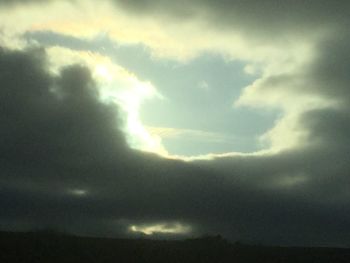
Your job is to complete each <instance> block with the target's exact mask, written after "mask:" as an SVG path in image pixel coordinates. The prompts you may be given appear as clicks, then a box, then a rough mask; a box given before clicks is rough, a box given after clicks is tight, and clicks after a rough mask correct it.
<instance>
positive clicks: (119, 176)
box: [0, 49, 350, 245]
mask: <svg viewBox="0 0 350 263" xmlns="http://www.w3.org/2000/svg"><path fill="white" fill-rule="evenodd" d="M0 72H1V74H0V82H1V89H0V94H1V95H0V100H1V102H0V105H2V111H1V113H0V120H1V125H2V128H1V131H0V132H1V136H0V138H1V139H0V149H1V150H0V156H1V176H0V182H1V188H0V189H1V191H0V195H1V197H0V207H1V211H2V212H1V216H0V222H1V224H2V226H3V227H4V228H6V227H7V228H10V227H11V228H12V229H21V228H37V227H42V226H51V227H56V228H60V229H66V230H69V231H74V232H78V233H89V234H96V235H114V234H119V235H121V234H125V233H126V232H125V231H126V227H127V226H128V225H129V224H138V223H140V224H147V223H154V222H183V223H187V224H190V225H192V226H193V228H194V231H195V233H221V234H223V235H224V236H226V237H229V238H232V239H233V240H235V239H248V240H252V241H261V242H266V243H275V244H276V243H277V244H299V245H301V244H307V245H308V244H312V245H344V244H348V243H349V241H350V240H349V237H348V236H346V235H345V231H344V229H347V228H348V227H350V225H349V224H350V217H349V215H350V213H349V212H350V211H349V206H348V204H349V201H348V200H350V199H349V194H348V191H347V185H348V183H349V180H348V175H347V171H349V168H350V167H349V164H348V162H347V160H348V154H347V152H348V144H347V136H346V134H348V132H347V131H348V129H350V126H349V125H347V124H346V123H348V121H347V120H348V118H349V114H348V110H317V111H316V110H315V111H310V112H307V113H305V114H304V115H303V116H302V118H301V119H300V122H301V125H303V126H304V127H305V128H307V129H308V130H309V134H310V144H309V145H306V146H305V147H304V148H299V149H296V150H291V151H288V152H287V151H286V152H283V153H280V154H279V155H273V156H260V157H258V156H255V157H228V158H218V159H216V160H214V161H197V162H192V163H185V162H182V161H175V160H166V159H161V158H160V157H157V156H154V155H151V154H146V153H141V152H137V151H133V150H130V149H129V148H128V147H127V146H126V143H125V139H124V137H123V135H122V133H121V132H120V131H119V129H118V126H120V120H119V119H118V117H117V116H118V113H117V109H116V107H115V105H107V104H103V103H101V102H100V101H99V99H98V92H97V89H96V84H95V82H94V80H93V79H92V77H91V74H90V72H89V70H88V69H86V68H84V67H82V66H79V65H72V66H68V67H66V68H63V69H61V71H60V73H59V74H58V75H57V76H54V75H52V74H51V73H49V72H48V70H47V61H46V56H45V52H44V50H40V49H39V50H38V49H34V50H27V51H22V52H18V51H8V50H1V53H0ZM74 189H83V190H85V191H86V195H82V196H81V195H74V191H73V190H74ZM11 222H12V223H11Z"/></svg>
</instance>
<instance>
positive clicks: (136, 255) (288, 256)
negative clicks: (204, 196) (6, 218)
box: [0, 231, 350, 263]
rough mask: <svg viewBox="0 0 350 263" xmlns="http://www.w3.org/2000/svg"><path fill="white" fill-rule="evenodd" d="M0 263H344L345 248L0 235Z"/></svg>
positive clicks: (210, 239)
mask: <svg viewBox="0 0 350 263" xmlns="http://www.w3.org/2000/svg"><path fill="white" fill-rule="evenodd" d="M0 262H2V263H12V262H14V263H17V262H26V263H34V262H45V263H55V262H57V263H58V262H59V263H70V262H71V263H73V262H74V263H79V262H82V263H90V262H91V263H92V262H94V263H109V262H127V263H132V262H149V263H151V262H162V263H163V262H168V263H173V262H179V263H180V262H181V263H186V262H211V263H213V262H216V263H220V262H237V263H240V262H254V263H265V262H266V263H267V262H268V263H274V262H285V263H288V262H290V263H297V262H298V263H302V262H307V263H312V262H318V263H322V262H325V263H326V262H327V263H330V262H331V263H337V262H344V263H348V262H350V249H342V248H286V247H265V246H249V245H242V244H231V243H229V242H227V241H226V240H225V239H222V238H221V237H219V236H217V237H203V238H197V239H187V240H181V241H179V240H177V241H176V240H172V241H164V240H146V239H112V238H93V237H78V236H69V235H66V234H62V233H60V234H58V233H54V232H50V231H39V232H32V233H9V232H0Z"/></svg>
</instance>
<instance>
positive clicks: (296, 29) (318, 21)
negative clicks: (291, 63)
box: [114, 0, 350, 44]
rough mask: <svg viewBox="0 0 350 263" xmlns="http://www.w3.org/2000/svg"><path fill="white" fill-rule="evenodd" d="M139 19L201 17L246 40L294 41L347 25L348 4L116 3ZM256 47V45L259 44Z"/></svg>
mask: <svg viewBox="0 0 350 263" xmlns="http://www.w3.org/2000/svg"><path fill="white" fill-rule="evenodd" d="M114 2H115V3H117V4H118V6H122V7H124V8H125V9H126V10H129V11H130V13H134V14H137V15H145V16H147V15H152V16H155V17H163V18H166V19H172V20H176V21H177V22H180V23H181V21H186V20H187V19H194V18H195V17H200V18H201V19H202V20H204V21H206V23H207V26H208V28H215V30H226V31H230V30H235V31H239V32H241V33H242V34H243V35H245V36H246V37H247V38H250V39H256V38H257V37H258V38H259V41H260V42H259V43H260V44H261V43H262V42H261V41H263V40H265V41H270V42H271V41H275V42H280V41H282V42H283V41H291V39H293V38H294V40H295V37H296V36H304V37H305V34H307V35H312V34H315V33H317V32H319V31H324V30H329V29H331V28H333V27H334V26H336V27H337V26H339V24H342V25H343V26H345V27H346V26H347V25H348V10H349V7H350V6H349V5H350V4H349V2H348V1H337V4H334V3H332V2H330V1H299V0H298V1H278V0H268V1H244V2H243V1H230V0H218V1H211V0H204V1H203V0H192V1H185V0H183V1H171V0H132V1H121V0H114ZM259 43H257V44H259Z"/></svg>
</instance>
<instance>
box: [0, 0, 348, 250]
mask: <svg viewBox="0 0 350 263" xmlns="http://www.w3.org/2000/svg"><path fill="white" fill-rule="evenodd" d="M349 5H350V4H349V3H348V1H336V2H332V1H311V0H310V1H277V0H267V1H257V0H256V1H229V0H217V1H209V0H201V1H200V0H192V1H181V0H179V1H170V0H130V1H122V0H120V1H119V0H114V1H113V0H101V1H98V2H97V1H92V0H70V1H69V0H66V1H63V0H60V1H58V0H57V1H55V0H52V1H39V0H16V1H4V0H3V1H2V0H0V47H1V48H0V83H1V84H0V105H1V111H0V121H1V129H0V157H1V158H0V165H1V167H0V168H1V170H0V171H1V173H0V210H1V213H0V227H1V229H3V230H33V229H40V228H53V229H57V230H60V231H68V232H73V233H76V234H82V235H97V236H122V237H137V236H140V235H145V236H148V237H157V238H184V237H189V236H190V237H191V236H199V235H203V234H221V235H223V236H224V237H226V238H229V239H230V240H244V241H249V242H254V243H256V242H259V243H264V244H278V245H331V246H348V245H349V244H350V236H349V235H348V233H347V230H348V229H349V228H350V203H349V202H350V201H349V200H350V192H349V190H348V189H349V186H350V178H349V171H350V162H349V159H350V155H349V153H350V144H349V143H350V141H349V137H348V135H349V134H350V106H349V105H350V104H349V100H350V90H349V87H348V85H349V71H350V62H349V61H350V57H349V52H348V47H349V45H350V35H349V32H348V27H349V24H350V23H349V22H350V19H349V17H350V16H349V15H350V14H348V13H349V11H348V10H350V6H349Z"/></svg>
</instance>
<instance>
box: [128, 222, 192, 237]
mask: <svg viewBox="0 0 350 263" xmlns="http://www.w3.org/2000/svg"><path fill="white" fill-rule="evenodd" d="M129 230H130V231H132V232H135V233H142V234H145V235H148V236H150V235H153V234H174V235H176V234H187V233H189V232H190V231H191V228H190V227H189V226H185V225H182V224H180V223H175V224H156V225H139V226H137V225H131V226H130V227H129Z"/></svg>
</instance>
